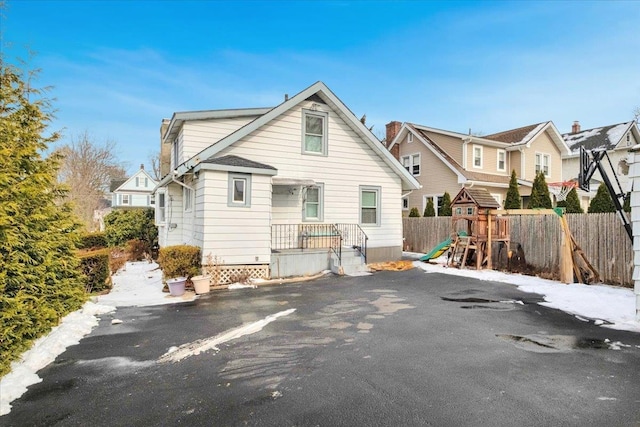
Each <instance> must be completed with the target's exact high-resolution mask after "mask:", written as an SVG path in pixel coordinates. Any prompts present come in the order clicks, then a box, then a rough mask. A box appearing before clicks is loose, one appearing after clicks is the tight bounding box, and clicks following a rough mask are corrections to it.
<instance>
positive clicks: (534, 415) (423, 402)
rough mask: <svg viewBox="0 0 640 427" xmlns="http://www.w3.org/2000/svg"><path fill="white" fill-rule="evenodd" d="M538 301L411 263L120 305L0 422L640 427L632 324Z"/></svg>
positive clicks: (638, 346) (637, 349) (639, 352)
mask: <svg viewBox="0 0 640 427" xmlns="http://www.w3.org/2000/svg"><path fill="white" fill-rule="evenodd" d="M539 301H541V298H540V296H538V295H535V294H526V293H522V292H520V291H518V290H517V289H516V288H515V287H514V286H511V285H508V284H504V283H494V282H486V281H479V280H476V279H470V278H462V277H454V276H447V275H443V274H435V273H431V274H427V273H425V272H423V271H422V270H418V269H414V270H409V271H404V272H379V273H376V274H374V275H372V276H363V277H335V276H329V277H325V278H321V279H318V280H315V281H312V282H306V283H299V284H287V285H277V286H266V287H260V288H258V289H243V290H235V291H219V292H215V293H211V294H209V295H207V296H204V297H202V298H200V299H199V300H196V301H194V302H192V303H185V304H179V305H170V306H157V307H147V308H126V309H122V308H121V309H118V311H117V312H115V313H113V314H110V315H106V316H104V317H103V318H102V320H101V322H100V325H99V326H98V327H97V328H96V329H94V330H93V332H92V333H91V334H90V335H89V336H87V337H85V338H84V339H83V340H82V341H81V342H80V344H78V345H76V346H73V347H70V348H69V349H67V351H66V352H65V353H63V354H62V355H61V356H60V357H58V359H57V360H56V362H55V363H53V364H52V365H50V366H48V367H47V368H45V369H43V370H41V371H40V372H39V376H40V377H42V378H43V381H42V382H41V383H39V384H35V385H32V386H31V387H30V388H29V391H28V392H27V393H26V394H25V395H24V396H23V397H22V398H20V399H18V400H16V401H14V402H12V406H13V409H12V411H11V413H10V414H8V415H6V416H3V417H0V425H3V426H32V425H34V426H36V425H47V426H50V425H60V426H72V425H73V426H76V425H82V426H85V425H94V426H102V425H104V426H137V425H140V426H147V425H189V426H214V425H215V426H221V425H261V426H264V425H269V426H270V425H278V426H315V425H320V426H354V425H358V426H359V425H363V426H389V425H394V426H396V425H436V426H449V425H451V426H477V425H492V426H513V425H519V426H539V425H546V426H555V425H563V426H602V425H615V426H638V425H640V370H638V366H640V334H637V333H632V332H624V331H615V330H611V329H607V328H604V327H601V326H596V325H594V324H593V322H585V321H584V320H579V319H577V318H575V317H574V316H571V315H569V314H566V313H563V312H561V311H558V310H553V309H548V308H545V307H543V306H540V305H538V304H537V302H539ZM114 318H117V319H119V320H122V323H121V324H115V325H113V324H112V320H113V319H114ZM180 346H182V347H180ZM176 348H179V349H178V350H175V349H176ZM216 348H217V349H218V350H216ZM170 350H175V351H171V352H169V351H170ZM198 351H200V353H198ZM180 352H181V353H180ZM177 354H181V357H180V358H177V357H176V358H174V359H172V355H173V356H175V355H177Z"/></svg>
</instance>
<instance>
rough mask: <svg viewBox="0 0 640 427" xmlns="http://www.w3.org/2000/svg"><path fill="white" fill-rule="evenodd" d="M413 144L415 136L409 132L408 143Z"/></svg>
mask: <svg viewBox="0 0 640 427" xmlns="http://www.w3.org/2000/svg"><path fill="white" fill-rule="evenodd" d="M412 142H413V134H412V133H411V132H409V134H408V135H407V143H409V144H411V143H412Z"/></svg>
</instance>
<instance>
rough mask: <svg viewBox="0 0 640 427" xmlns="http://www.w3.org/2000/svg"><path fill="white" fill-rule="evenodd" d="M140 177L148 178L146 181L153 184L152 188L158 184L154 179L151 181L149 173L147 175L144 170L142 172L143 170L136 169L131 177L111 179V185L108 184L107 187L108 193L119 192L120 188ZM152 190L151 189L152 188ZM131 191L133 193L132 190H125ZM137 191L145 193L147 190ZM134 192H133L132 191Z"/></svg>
mask: <svg viewBox="0 0 640 427" xmlns="http://www.w3.org/2000/svg"><path fill="white" fill-rule="evenodd" d="M140 175H142V176H144V177H145V178H148V179H149V181H150V182H151V183H153V184H154V186H155V184H157V182H158V181H156V180H155V179H153V178H152V177H151V175H149V173H148V172H147V171H146V170H144V169H142V168H140V169H138V170H137V171H136V173H134V174H133V175H131V176H130V177H129V178H122V179H113V180H111V184H110V186H109V191H111V192H112V193H114V192H116V191H118V190H120V189H121V187H125V186H126V184H128V183H129V182H132V181H133V180H134V179H135V178H136V177H137V176H140ZM152 188H153V187H152ZM131 191H133V190H127V192H131ZM137 191H141V192H147V191H148V190H137ZM134 192H135V191H134Z"/></svg>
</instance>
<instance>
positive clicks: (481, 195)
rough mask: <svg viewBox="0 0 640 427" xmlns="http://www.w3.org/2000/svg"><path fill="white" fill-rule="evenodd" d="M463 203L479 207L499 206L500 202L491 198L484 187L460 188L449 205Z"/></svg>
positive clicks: (495, 207) (496, 207)
mask: <svg viewBox="0 0 640 427" xmlns="http://www.w3.org/2000/svg"><path fill="white" fill-rule="evenodd" d="M463 203H473V204H475V205H477V206H478V207H480V208H493V209H498V208H500V203H498V202H497V201H496V199H494V198H493V196H492V195H491V194H490V193H489V191H488V190H487V189H486V188H467V187H464V188H462V189H461V190H460V191H459V192H458V194H457V195H456V197H454V198H453V200H452V201H451V205H452V206H453V205H455V204H463Z"/></svg>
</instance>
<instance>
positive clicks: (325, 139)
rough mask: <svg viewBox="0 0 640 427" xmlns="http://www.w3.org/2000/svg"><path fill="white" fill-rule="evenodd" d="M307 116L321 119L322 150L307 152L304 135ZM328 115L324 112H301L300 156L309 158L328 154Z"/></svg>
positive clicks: (305, 133) (305, 110) (304, 110)
mask: <svg viewBox="0 0 640 427" xmlns="http://www.w3.org/2000/svg"><path fill="white" fill-rule="evenodd" d="M307 116H314V117H320V118H321V119H322V149H321V150H320V151H319V152H318V151H307V147H306V135H307V132H306V131H307V129H306V127H307ZM328 133H329V113H328V112H326V111H313V110H307V109H303V110H302V146H301V149H302V154H305V155H311V156H325V157H326V156H327V155H328V154H329V143H328V141H329V139H328Z"/></svg>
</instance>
